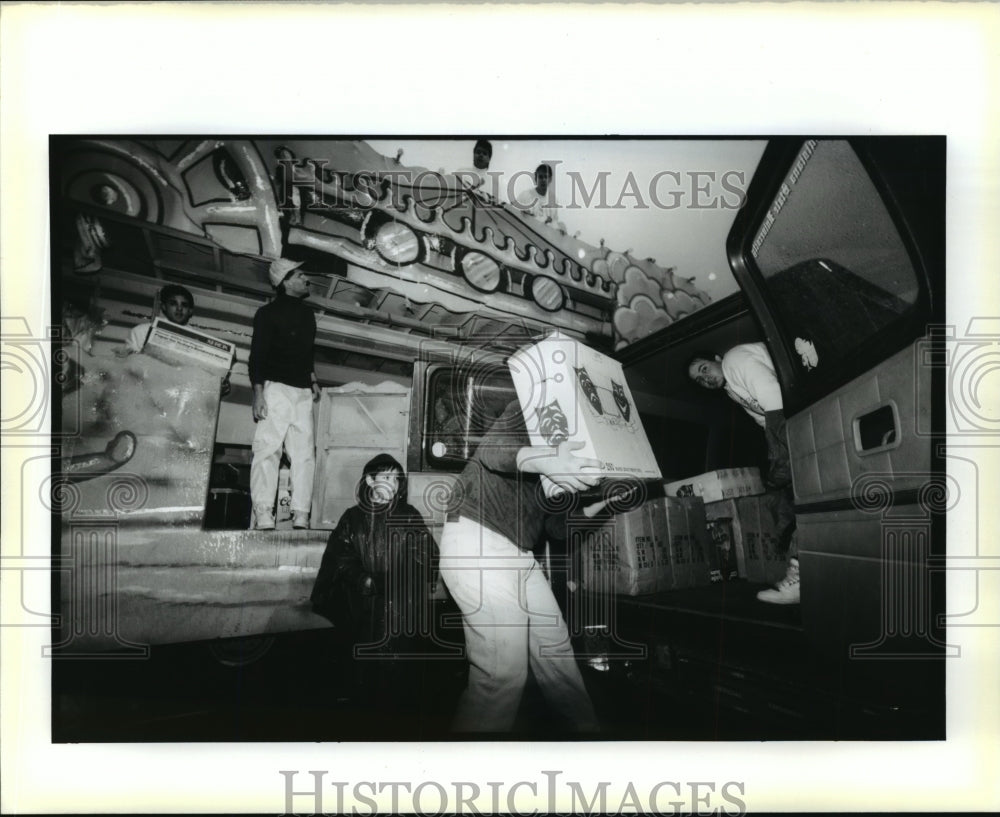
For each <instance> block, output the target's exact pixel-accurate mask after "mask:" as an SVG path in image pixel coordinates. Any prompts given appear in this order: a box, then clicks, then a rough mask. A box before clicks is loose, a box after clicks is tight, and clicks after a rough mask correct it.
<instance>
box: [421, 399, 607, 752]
mask: <svg viewBox="0 0 1000 817" xmlns="http://www.w3.org/2000/svg"><path fill="white" fill-rule="evenodd" d="M579 447H582V443H571V442H569V441H568V440H567V441H564V442H561V443H559V444H558V445H553V446H549V447H538V446H532V445H531V444H530V440H529V438H528V434H527V431H526V429H525V423H524V419H523V416H522V414H521V406H520V404H519V403H518V401H516V400H515V401H512V402H511V403H510V404H509V405H508V406H507V407H506V409H504V411H503V413H502V414H501V415H500V416H499V417H498V418H497V419H496V420H495V421H494V423H493V425H492V426H491V427H490V429H489V431H488V432H487V433H486V435H485V437H484V438H483V441H482V442H481V443H480V444H479V447H478V448H477V449H476V452H475V454H474V455H473V456H472V458H471V459H470V460H469V462H468V464H467V465H466V467H465V470H464V471H463V472H462V475H461V478H460V484H459V488H458V489H457V490H456V492H455V495H454V496H455V500H454V502H455V504H454V506H453V507H452V509H451V512H450V513H449V514H448V518H447V521H446V523H445V526H444V530H443V531H442V534H441V548H440V553H441V562H440V570H441V578H442V579H443V580H444V583H445V585H446V586H447V587H448V590H449V592H450V593H451V595H452V598H453V599H454V600H455V603H456V604H457V605H458V606H459V609H461V611H462V623H463V627H464V630H465V643H466V650H467V654H468V657H469V680H468V683H467V686H466V689H465V692H463V693H462V697H461V699H460V700H459V704H458V709H457V712H456V714H455V719H454V723H453V727H454V729H455V730H456V731H462V732H494V733H502V732H508V731H510V729H511V728H512V727H513V726H514V722H515V719H516V716H517V711H518V705H519V704H520V701H521V695H522V693H523V691H524V687H525V684H526V682H527V679H528V670H529V668H530V669H531V672H532V674H533V676H534V677H535V679H536V681H537V682H538V685H539V687H540V689H541V690H542V692H543V693H544V695H545V698H546V700H547V701H548V703H549V704H550V705H551V706H552V707H553V708H554V709H556V710H557V711H558V712H559V713H560V714H561V715H562V716H563V718H564V720H565V721H566V723H567V724H568V725H569V726H570V728H571V729H573V730H574V731H580V732H595V731H597V729H598V721H597V717H596V715H595V714H594V708H593V705H592V704H591V702H590V697H589V695H588V694H587V690H586V688H585V687H584V684H583V678H582V676H581V675H580V670H579V668H578V667H577V665H576V660H575V657H574V653H573V647H572V645H571V644H570V637H569V631H568V629H567V627H566V622H565V620H564V619H563V616H562V614H561V613H560V611H559V605H558V604H557V603H556V600H555V597H554V596H553V594H552V589H551V587H550V586H549V583H548V582H547V581H546V579H545V576H544V574H543V572H542V569H541V567H540V566H539V564H538V562H537V561H535V557H534V555H533V553H532V548H533V547H534V546H535V544H536V542H537V540H538V539H539V537H540V536H541V534H542V532H543V529H544V526H545V520H546V515H547V514H548V513H550V512H551V508H546V500H545V493H544V491H542V490H540V485H539V477H541V476H545V477H546V478H547V479H548V480H549V481H551V483H552V484H553V485H555V486H557V487H558V488H559V490H560V491H565V492H570V493H576V492H580V491H583V490H586V489H587V488H591V487H593V486H594V485H596V484H597V483H598V482H599V480H600V477H599V476H598V475H597V470H598V466H599V465H600V463H599V462H598V461H597V460H594V459H590V458H581V457H577V456H575V455H574V454H573V451H574V450H575V449H577V448H579Z"/></svg>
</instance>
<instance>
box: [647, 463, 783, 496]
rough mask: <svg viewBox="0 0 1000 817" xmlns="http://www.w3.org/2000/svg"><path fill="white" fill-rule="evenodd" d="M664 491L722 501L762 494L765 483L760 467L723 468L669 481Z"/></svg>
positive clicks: (668, 494)
mask: <svg viewBox="0 0 1000 817" xmlns="http://www.w3.org/2000/svg"><path fill="white" fill-rule="evenodd" d="M663 492H664V493H665V494H666V495H667V496H700V497H701V498H702V499H703V500H704V501H705V502H720V501H721V500H723V499H736V498H737V497H740V496H756V495H757V494H762V493H764V483H763V482H762V481H761V478H760V470H759V469H758V468H722V469H719V470H718V471H709V472H708V473H706V474H698V476H696V477H688V478H687V479H680V480H677V481H676V482H668V483H667V484H666V485H664V486H663Z"/></svg>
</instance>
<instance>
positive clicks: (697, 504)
mask: <svg viewBox="0 0 1000 817" xmlns="http://www.w3.org/2000/svg"><path fill="white" fill-rule="evenodd" d="M568 534H569V541H570V546H571V547H575V548H579V552H580V553H581V556H582V558H581V564H582V575H581V585H582V587H583V588H584V589H586V590H588V591H591V592H596V593H619V594H624V595H629V596H638V595H646V594H650V593H659V592H662V591H665V590H677V589H680V588H684V587H698V586H702V585H707V584H709V582H710V577H709V574H710V570H711V567H710V563H709V550H708V538H707V531H706V522H705V505H704V503H703V502H702V501H701V500H700V499H697V498H696V499H678V498H667V499H652V500H649V501H648V502H646V503H645V504H643V505H642V506H640V507H639V508H636V509H635V510H632V511H629V512H627V513H620V514H617V515H616V516H614V517H613V518H611V519H610V520H600V519H590V520H588V519H582V518H581V519H578V520H577V519H574V520H571V521H570V523H569V526H568Z"/></svg>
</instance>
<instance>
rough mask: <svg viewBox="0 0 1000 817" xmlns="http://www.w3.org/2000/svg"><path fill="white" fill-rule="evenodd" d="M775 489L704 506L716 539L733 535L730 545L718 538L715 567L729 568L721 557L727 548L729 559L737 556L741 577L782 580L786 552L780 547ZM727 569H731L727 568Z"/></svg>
mask: <svg viewBox="0 0 1000 817" xmlns="http://www.w3.org/2000/svg"><path fill="white" fill-rule="evenodd" d="M777 500H778V496H777V494H776V492H773V491H772V492H770V493H767V494H763V495H760V496H746V497H740V498H738V499H726V500H723V501H721V502H709V503H707V504H706V505H705V516H706V519H707V521H708V524H709V525H711V526H712V527H713V528H714V535H715V537H716V539H717V540H721V539H722V538H723V537H724V536H731V542H730V547H729V548H726V547H725V544H724V543H723V542H721V541H717V542H716V544H715V550H716V564H715V566H714V569H718V570H720V572H721V571H723V570H726V569H727V568H726V567H724V566H723V563H722V562H721V561H720V560H719V555H720V551H722V552H725V551H728V562H730V563H731V561H732V560H733V559H734V558H735V563H736V572H737V574H738V575H739V577H740V578H744V579H746V580H747V581H750V582H754V583H758V584H773V583H775V582H777V581H780V580H781V579H782V577H784V575H785V570H786V568H787V554H782V553H780V552H779V550H778V529H777V526H776V524H775V507H776V503H777ZM727 572H728V571H727Z"/></svg>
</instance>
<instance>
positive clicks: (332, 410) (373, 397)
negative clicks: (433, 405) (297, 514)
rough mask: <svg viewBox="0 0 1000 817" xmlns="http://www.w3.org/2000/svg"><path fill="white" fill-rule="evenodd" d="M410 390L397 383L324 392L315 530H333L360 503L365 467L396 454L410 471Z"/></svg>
mask: <svg viewBox="0 0 1000 817" xmlns="http://www.w3.org/2000/svg"><path fill="white" fill-rule="evenodd" d="M409 416H410V390H409V389H408V388H405V387H401V386H399V385H398V384H396V383H382V384H379V385H377V386H367V385H364V384H361V383H351V384H348V385H346V386H341V387H339V388H335V389H324V391H323V396H322V399H321V400H320V406H319V421H318V422H317V424H316V479H315V482H314V488H313V507H312V520H311V524H312V527H313V528H328V529H332V528H334V527H335V526H336V524H337V521H338V520H339V519H340V516H341V514H343V512H344V511H345V510H347V509H348V508H349V507H351V506H352V505H354V504H355V503H356V502H357V499H356V497H355V489H356V487H357V484H358V480H359V479H360V478H361V471H362V468H363V467H364V464H365V463H366V462H368V460H370V459H371V458H372V457H374V456H376V455H377V454H382V453H386V454H391V455H392V456H394V457H395V458H396V459H397V460H398V461H399V462H400V464H402V465H403V467H404V468H405V463H406V444H407V427H408V424H409Z"/></svg>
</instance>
